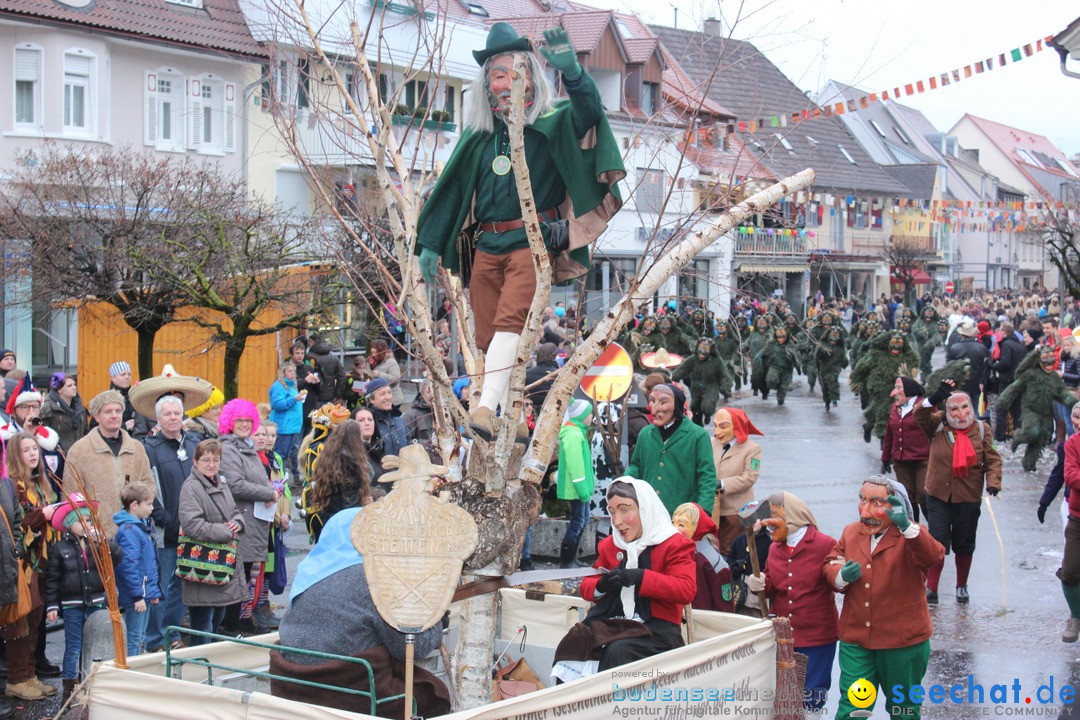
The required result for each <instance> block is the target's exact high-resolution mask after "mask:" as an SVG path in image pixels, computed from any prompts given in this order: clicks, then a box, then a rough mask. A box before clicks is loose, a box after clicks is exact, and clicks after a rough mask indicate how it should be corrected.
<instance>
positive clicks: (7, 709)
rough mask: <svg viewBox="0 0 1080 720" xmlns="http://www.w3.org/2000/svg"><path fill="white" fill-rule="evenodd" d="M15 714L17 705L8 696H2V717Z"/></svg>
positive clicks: (0, 697)
mask: <svg viewBox="0 0 1080 720" xmlns="http://www.w3.org/2000/svg"><path fill="white" fill-rule="evenodd" d="M14 714H15V707H14V706H13V705H12V704H11V703H10V702H9V701H8V699H7V698H5V697H3V696H0V718H9V717H12V716H13V715H14Z"/></svg>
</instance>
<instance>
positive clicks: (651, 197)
mask: <svg viewBox="0 0 1080 720" xmlns="http://www.w3.org/2000/svg"><path fill="white" fill-rule="evenodd" d="M637 176H638V186H637V189H636V191H635V192H634V200H635V201H636V202H637V208H638V210H640V211H641V212H648V213H658V212H660V209H661V208H662V207H663V206H664V196H665V195H666V194H667V183H666V182H665V181H664V171H663V170H653V169H647V168H638V169H637Z"/></svg>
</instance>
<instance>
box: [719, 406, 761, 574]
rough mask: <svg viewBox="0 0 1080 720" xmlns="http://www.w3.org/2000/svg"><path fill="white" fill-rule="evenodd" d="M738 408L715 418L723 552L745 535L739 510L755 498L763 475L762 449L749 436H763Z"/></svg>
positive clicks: (724, 409) (729, 550)
mask: <svg viewBox="0 0 1080 720" xmlns="http://www.w3.org/2000/svg"><path fill="white" fill-rule="evenodd" d="M762 434H763V433H762V432H761V431H760V430H758V429H757V428H756V427H754V424H753V423H752V422H750V419H749V418H748V417H746V413H745V412H743V411H742V410H740V409H739V408H720V409H719V410H717V411H716V415H715V416H713V439H712V452H713V462H714V463H715V464H716V502H715V503H714V504H713V512H712V518H713V522H715V523H716V527H717V531H718V533H719V536H720V552H721V553H723V554H725V555H727V554H728V553H730V552H731V543H732V541H733V540H735V538H736V537H738V536H739V533H740V532H742V526H741V524H740V523H739V508H741V507H742V506H743V505H745V504H746V503H748V502H750V501H751V500H753V499H754V483H756V482H757V479H758V474H759V473H760V472H761V447H760V446H759V445H758V444H757V443H756V442H754V441H753V440H751V439H750V435H762Z"/></svg>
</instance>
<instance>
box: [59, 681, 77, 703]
mask: <svg viewBox="0 0 1080 720" xmlns="http://www.w3.org/2000/svg"><path fill="white" fill-rule="evenodd" d="M76 684H77V682H76V680H75V678H64V694H63V695H61V696H60V704H61V705H63V704H64V703H66V702H67V701H68V700H69V699H70V698H71V693H73V692H75V685H76Z"/></svg>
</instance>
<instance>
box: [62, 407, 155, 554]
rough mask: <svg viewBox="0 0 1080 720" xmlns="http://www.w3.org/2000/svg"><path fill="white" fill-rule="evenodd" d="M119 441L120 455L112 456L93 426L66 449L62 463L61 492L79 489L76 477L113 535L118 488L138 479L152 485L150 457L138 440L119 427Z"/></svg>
mask: <svg viewBox="0 0 1080 720" xmlns="http://www.w3.org/2000/svg"><path fill="white" fill-rule="evenodd" d="M120 437H121V438H123V442H122V444H121V445H120V454H119V455H117V456H115V457H114V456H113V454H112V450H110V449H109V446H108V445H106V444H105V439H104V438H103V437H102V436H101V432H100V431H99V430H98V429H97V428H95V429H93V430H91V431H90V432H89V433H87V434H86V436H85V437H83V439H82V440H78V441H77V442H76V443H75V444H74V445H72V446H71V449H70V450H68V454H67V462H66V464H65V465H64V493H65V494H71V493H73V492H81V489H80V488H79V483H78V482H76V478H78V480H79V481H80V482H82V484H83V485H84V486H85V487H86V495H87V498H88V499H89V500H97V501H98V502H99V503H101V506H100V507H99V508H98V518H99V520H100V521H101V530H102V532H104V533H105V536H106V537H110V538H111V537H112V536H113V535H115V534H116V525H114V524H113V521H112V516H113V515H114V514H116V513H118V512H120V511H121V510H123V508H122V507H120V490H121V488H123V487H124V484H125V483H126V482H142V483H146V484H148V485H150V486H151V487H153V486H154V477H153V475H152V474H151V472H150V460H149V459H148V458H147V457H146V450H144V449H143V446H142V444H141V443H139V442H138V441H137V440H133V439H132V438H131V436H130V435H128V434H127V432H126V431H124V430H120Z"/></svg>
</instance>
